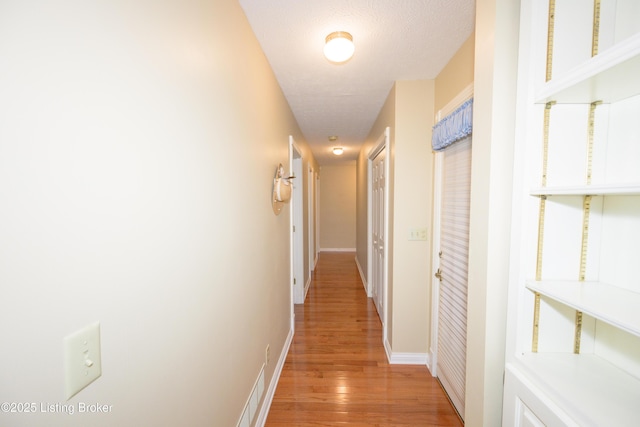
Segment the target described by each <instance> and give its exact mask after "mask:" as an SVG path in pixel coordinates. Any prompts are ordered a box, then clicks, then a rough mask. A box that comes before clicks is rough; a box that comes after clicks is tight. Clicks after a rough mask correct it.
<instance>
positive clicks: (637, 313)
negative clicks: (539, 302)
mask: <svg viewBox="0 0 640 427" xmlns="http://www.w3.org/2000/svg"><path fill="white" fill-rule="evenodd" d="M527 288H528V289H529V290H531V291H533V292H539V293H540V294H542V295H544V296H547V297H549V298H552V299H554V300H556V301H558V302H561V303H562V304H565V305H567V306H569V307H571V308H575V309H576V310H579V311H582V312H583V313H584V314H587V315H589V316H591V317H594V318H596V319H600V320H602V321H604V322H607V323H609V324H610V325H613V326H615V327H616V328H619V329H621V330H624V331H627V332H629V333H631V334H633V335H636V336H640V294H638V293H635V292H632V291H628V290H626V289H622V288H619V287H616V286H612V285H608V284H604V283H600V282H578V281H575V282H574V281H546V280H545V281H534V280H531V281H527ZM638 404H639V405H640V400H639V401H638Z"/></svg>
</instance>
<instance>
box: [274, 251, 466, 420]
mask: <svg viewBox="0 0 640 427" xmlns="http://www.w3.org/2000/svg"><path fill="white" fill-rule="evenodd" d="M354 257H355V255H354V254H353V253H327V252H323V253H321V254H320V258H319V260H318V265H317V268H316V271H315V273H314V277H313V280H312V283H311V288H310V290H309V295H308V296H307V300H306V302H305V304H304V305H297V306H296V307H295V315H296V324H295V336H294V338H293V342H292V344H291V349H290V350H289V354H288V355H287V359H286V362H285V365H284V367H283V370H282V374H281V376H280V381H279V383H278V387H277V389H276V392H275V395H274V398H273V402H272V404H271V409H270V411H269V415H268V417H267V422H266V424H265V426H266V427H281V426H287V427H291V426H296V427H308V426H309V427H310V426H314V427H317V426H354V427H364V426H367V427H371V426H385V427H396V426H398V427H399V426H404V427H406V426H462V425H463V424H462V423H461V422H460V419H459V418H458V416H457V414H456V412H455V410H454V409H453V407H452V406H451V403H450V402H449V400H448V399H447V397H446V395H445V394H444V392H443V390H442V388H441V386H440V384H439V383H438V381H437V380H435V379H434V378H433V377H432V376H431V374H430V373H429V371H428V369H427V368H426V366H409V365H390V364H389V363H388V362H387V357H386V355H385V351H384V348H383V345H382V326H381V323H380V319H379V318H378V315H377V313H376V309H375V306H374V304H373V302H372V301H371V300H370V299H369V298H367V296H366V293H365V291H364V288H363V286H362V282H361V280H360V276H359V274H358V269H357V267H356V264H355V260H354Z"/></svg>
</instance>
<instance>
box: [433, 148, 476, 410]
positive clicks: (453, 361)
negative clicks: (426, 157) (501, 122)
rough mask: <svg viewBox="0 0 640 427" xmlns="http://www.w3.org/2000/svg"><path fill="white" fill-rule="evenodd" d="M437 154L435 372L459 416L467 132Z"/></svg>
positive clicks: (462, 394)
mask: <svg viewBox="0 0 640 427" xmlns="http://www.w3.org/2000/svg"><path fill="white" fill-rule="evenodd" d="M443 153H444V159H443V182H442V205H441V218H440V221H441V223H440V228H441V231H440V233H441V234H440V250H441V251H442V255H441V257H440V270H441V274H442V280H441V282H440V290H439V295H440V297H439V303H438V304H439V305H438V310H439V320H438V357H437V372H438V378H439V379H440V381H441V382H442V384H443V386H444V388H445V390H446V391H447V393H448V394H449V397H450V398H451V401H452V402H453V403H454V405H455V407H456V409H457V410H458V412H459V413H460V415H461V416H462V417H463V418H464V399H465V371H466V363H465V359H466V354H467V341H466V333H467V278H468V274H467V271H468V256H469V203H470V189H471V136H467V137H466V138H463V139H461V140H459V141H458V142H456V143H455V144H452V145H449V146H448V147H447V148H445V149H444V150H443Z"/></svg>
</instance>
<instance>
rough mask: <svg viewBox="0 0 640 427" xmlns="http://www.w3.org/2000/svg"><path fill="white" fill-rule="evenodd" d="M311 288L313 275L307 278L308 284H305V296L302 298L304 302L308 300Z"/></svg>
mask: <svg viewBox="0 0 640 427" xmlns="http://www.w3.org/2000/svg"><path fill="white" fill-rule="evenodd" d="M310 287H311V275H309V277H307V282H306V283H305V284H304V295H303V296H302V301H303V302H304V301H306V300H307V294H308V293H309V288H310Z"/></svg>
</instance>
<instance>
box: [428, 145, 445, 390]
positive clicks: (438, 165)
mask: <svg viewBox="0 0 640 427" xmlns="http://www.w3.org/2000/svg"><path fill="white" fill-rule="evenodd" d="M443 156H444V153H443V152H438V153H435V160H434V166H433V188H434V191H433V237H432V240H431V246H432V250H431V270H432V271H431V339H430V341H431V348H430V349H429V350H430V354H431V361H432V362H433V363H432V364H431V369H430V371H431V375H433V376H434V377H435V376H437V375H438V368H437V366H438V321H439V319H440V313H439V306H438V303H439V301H440V283H439V281H438V280H434V277H435V274H436V272H437V271H438V269H439V268H440V255H439V254H440V231H441V230H440V226H441V225H440V215H441V212H442V166H443V165H442V163H443Z"/></svg>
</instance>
